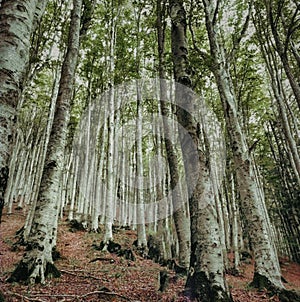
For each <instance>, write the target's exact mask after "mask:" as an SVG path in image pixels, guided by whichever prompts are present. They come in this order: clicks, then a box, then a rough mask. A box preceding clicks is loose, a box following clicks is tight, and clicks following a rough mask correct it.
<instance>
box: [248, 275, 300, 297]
mask: <svg viewBox="0 0 300 302" xmlns="http://www.w3.org/2000/svg"><path fill="white" fill-rule="evenodd" d="M250 286H251V287H254V288H257V289H258V290H263V289H266V290H268V291H269V294H270V295H271V296H273V295H278V298H279V300H280V302H300V293H299V292H297V291H295V290H287V289H282V288H278V287H276V286H275V285H274V284H273V283H272V282H271V281H270V280H269V279H268V278H267V277H265V276H262V275H260V274H259V273H254V277H253V281H252V282H251V283H250Z"/></svg>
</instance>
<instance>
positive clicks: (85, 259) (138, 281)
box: [0, 213, 300, 302]
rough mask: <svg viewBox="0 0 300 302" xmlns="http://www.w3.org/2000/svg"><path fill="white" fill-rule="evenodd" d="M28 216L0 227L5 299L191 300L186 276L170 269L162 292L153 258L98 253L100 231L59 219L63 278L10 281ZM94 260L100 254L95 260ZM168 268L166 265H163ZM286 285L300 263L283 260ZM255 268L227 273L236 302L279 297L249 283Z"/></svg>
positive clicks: (0, 281)
mask: <svg viewBox="0 0 300 302" xmlns="http://www.w3.org/2000/svg"><path fill="white" fill-rule="evenodd" d="M24 219H25V217H24V215H22V214H21V213H16V214H13V215H9V216H7V215H4V216H3V221H2V224H1V226H0V288H1V290H2V292H4V294H5V298H6V301H8V302H10V301H40V302H42V301H43V302H46V301H47V302H48V301H49V302H50V301H61V302H62V301H132V302H137V301H140V302H155V301H161V302H167V301H168V302H171V301H172V302H180V301H182V302H183V301H187V300H186V299H185V298H184V297H182V296H181V292H182V290H183V288H184V282H185V280H184V279H183V278H180V277H176V276H175V275H174V273H173V272H171V271H169V274H170V282H169V286H168V288H167V290H166V291H165V292H163V293H160V292H158V287H159V284H158V275H159V272H160V271H161V270H162V267H160V266H159V265H158V264H155V263H153V262H152V261H151V260H145V259H143V258H142V257H138V256H137V259H136V261H130V260H126V259H124V258H122V257H117V256H115V255H113V254H109V253H105V252H100V251H96V250H95V249H93V247H92V244H93V243H97V244H99V243H100V241H101V235H99V234H89V233H86V232H80V231H78V232H75V233H73V232H70V231H69V227H68V225H67V224H66V223H65V222H62V223H61V227H60V229H59V234H58V238H59V240H58V250H59V252H60V253H61V259H59V260H57V261H56V265H57V267H58V269H60V270H61V272H62V277H61V278H59V279H52V280H48V281H47V283H46V284H45V285H34V286H26V285H20V284H8V283H6V282H5V280H6V278H7V277H8V276H9V274H10V273H11V272H12V271H13V269H14V268H15V266H16V264H17V263H18V261H19V260H20V258H21V257H22V255H23V253H24V251H23V250H18V251H12V245H13V243H14V242H15V233H16V231H17V230H18V229H20V228H21V227H22V225H23V222H24ZM134 240H135V233H134V232H133V231H125V230H119V231H118V232H117V233H116V234H115V241H116V242H119V243H121V244H122V247H126V246H127V247H128V248H130V247H131V245H132V242H133V241H134ZM96 258H100V259H98V260H96V261H94V262H91V261H92V260H95V259H96ZM163 269H164V268H163ZM282 272H283V276H284V278H285V279H286V280H287V281H288V282H289V284H288V285H287V287H288V288H295V289H299V288H300V266H299V265H297V264H294V263H288V262H287V261H285V262H283V264H282ZM252 273H253V266H252V265H251V264H247V265H246V264H244V265H243V266H242V267H241V275H240V276H238V277H236V276H231V275H228V276H227V279H228V283H229V285H230V287H231V292H232V295H233V297H234V301H235V302H248V301H254V302H259V301H275V302H277V301H278V299H277V297H271V298H270V297H269V296H268V295H267V294H266V293H265V292H257V291H253V290H250V289H248V288H247V284H248V283H249V282H250V281H251V276H252Z"/></svg>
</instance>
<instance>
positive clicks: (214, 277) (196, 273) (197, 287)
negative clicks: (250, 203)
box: [170, 0, 232, 302]
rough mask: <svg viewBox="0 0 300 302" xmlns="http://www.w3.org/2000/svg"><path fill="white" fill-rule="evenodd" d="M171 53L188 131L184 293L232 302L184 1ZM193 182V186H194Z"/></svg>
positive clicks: (176, 11) (174, 7) (175, 11)
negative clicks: (197, 110)
mask: <svg viewBox="0 0 300 302" xmlns="http://www.w3.org/2000/svg"><path fill="white" fill-rule="evenodd" d="M170 17H171V21H172V31H171V38H172V54H173V63H174V75H175V81H176V82H177V83H180V84H181V85H179V86H177V89H176V102H177V118H178V121H179V123H180V125H181V126H182V127H183V129H184V130H185V131H186V132H187V133H185V134H186V135H184V133H183V132H185V131H180V142H181V147H182V152H183V159H184V166H185V172H186V179H187V183H188V193H189V208H190V216H191V258H190V269H189V274H188V279H187V283H186V290H185V294H186V295H187V296H189V297H191V298H196V299H197V300H198V301H207V302H209V301H232V299H231V296H230V294H229V292H228V290H227V286H226V281H225V275H224V263H223V254H222V246H221V242H220V233H219V225H218V221H217V212H216V208H215V199H214V194H213V188H212V182H211V178H210V169H209V158H208V157H207V152H206V151H207V150H205V144H204V142H201V141H200V139H199V136H198V131H199V129H198V127H199V125H197V124H196V123H195V121H194V117H193V116H192V113H193V112H194V110H193V108H194V105H195V96H193V93H192V92H191V89H190V87H191V79H190V76H189V73H188V64H189V62H188V46H187V41H186V13H185V9H184V6H183V1H181V0H172V1H170ZM193 182H194V187H192V186H191V183H193Z"/></svg>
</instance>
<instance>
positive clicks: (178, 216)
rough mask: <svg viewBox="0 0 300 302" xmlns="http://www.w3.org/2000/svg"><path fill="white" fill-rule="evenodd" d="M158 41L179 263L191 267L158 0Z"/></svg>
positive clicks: (163, 6) (161, 9) (163, 14)
mask: <svg viewBox="0 0 300 302" xmlns="http://www.w3.org/2000/svg"><path fill="white" fill-rule="evenodd" d="M156 9H157V42H158V60H159V66H158V69H159V71H158V72H159V78H160V94H161V95H160V99H161V101H160V107H161V113H162V116H163V128H164V138H165V139H164V143H165V148H166V153H167V158H168V165H169V170H170V186H171V188H170V189H171V190H172V203H173V209H176V211H175V213H174V214H173V219H174V224H175V228H176V233H177V237H178V244H179V265H180V266H182V267H185V268H188V267H189V257H190V236H189V228H190V226H189V219H188V217H187V214H186V211H185V209H184V207H183V206H181V207H180V208H179V209H177V208H178V206H177V205H178V204H179V203H180V202H181V200H182V198H183V196H182V194H181V192H180V190H178V189H176V186H177V185H178V182H179V168H178V165H179V163H178V157H177V154H176V150H175V148H174V147H173V145H172V142H171V140H170V137H171V135H172V132H173V131H174V129H171V127H170V125H169V123H168V122H167V121H166V118H169V117H170V115H171V110H170V108H169V107H170V106H168V104H167V103H166V100H167V96H166V95H165V94H166V91H167V87H166V82H165V81H164V79H165V78H166V71H165V30H166V21H165V18H166V2H165V1H160V0H157V2H156Z"/></svg>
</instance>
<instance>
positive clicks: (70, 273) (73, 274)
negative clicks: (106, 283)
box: [60, 270, 102, 281]
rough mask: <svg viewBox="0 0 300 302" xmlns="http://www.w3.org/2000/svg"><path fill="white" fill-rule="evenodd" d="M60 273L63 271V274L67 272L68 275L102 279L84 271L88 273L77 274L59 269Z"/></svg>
mask: <svg viewBox="0 0 300 302" xmlns="http://www.w3.org/2000/svg"><path fill="white" fill-rule="evenodd" d="M60 272H61V273H65V274H68V275H72V276H76V277H80V278H91V279H94V280H99V281H102V279H100V278H98V277H95V276H92V275H90V273H89V272H85V273H87V274H89V275H78V274H76V273H74V272H70V271H66V270H60ZM81 272H84V271H81Z"/></svg>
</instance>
